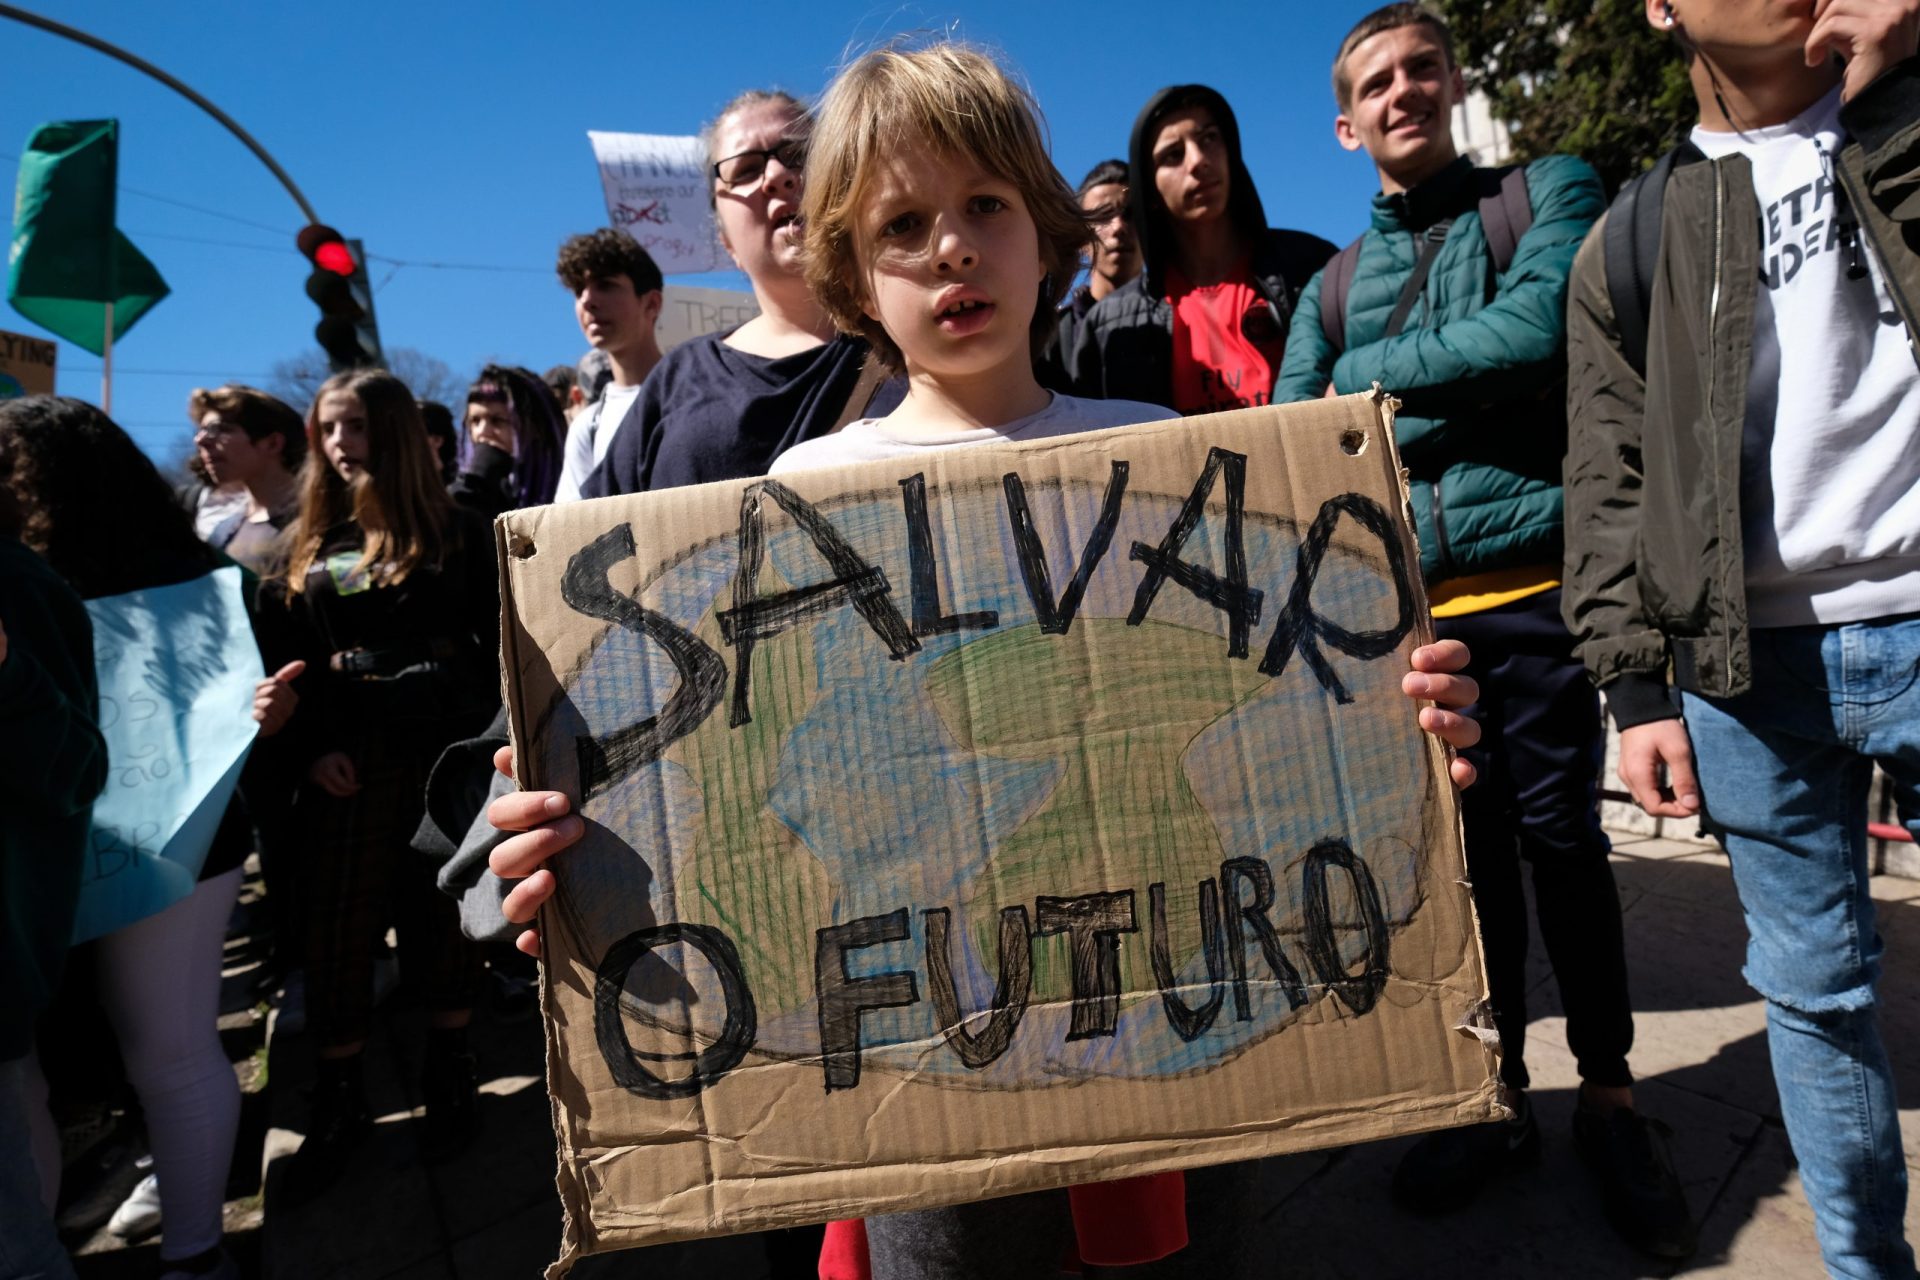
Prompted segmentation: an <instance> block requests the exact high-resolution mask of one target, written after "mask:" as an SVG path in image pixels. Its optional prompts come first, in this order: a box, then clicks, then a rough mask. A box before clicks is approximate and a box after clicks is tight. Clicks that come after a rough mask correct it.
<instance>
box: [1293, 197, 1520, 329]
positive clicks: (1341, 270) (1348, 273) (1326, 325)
mask: <svg viewBox="0 0 1920 1280" xmlns="http://www.w3.org/2000/svg"><path fill="white" fill-rule="evenodd" d="M1474 178H1475V180H1476V181H1477V182H1478V183H1479V184H1480V225H1481V228H1482V230H1484V231H1485V233H1486V237H1487V253H1488V255H1489V256H1490V257H1491V258H1492V259H1493V274H1494V275H1498V274H1500V273H1501V272H1503V271H1505V270H1506V269H1507V268H1508V267H1509V266H1511V265H1513V253H1514V249H1515V248H1516V247H1518V245H1519V243H1520V237H1521V236H1524V235H1525V234H1527V231H1528V230H1529V229H1530V228H1531V227H1532V226H1533V201H1532V199H1531V198H1530V197H1529V195H1528V194H1527V171H1526V170H1525V169H1523V168H1521V167H1520V166H1519V165H1517V164H1513V165H1507V166H1505V167H1504V168H1500V169H1477V170H1475V171H1474ZM1452 229H1453V219H1452V218H1445V219H1442V220H1441V221H1439V222H1436V223H1434V224H1433V225H1432V226H1431V227H1429V228H1427V242H1426V244H1425V245H1423V246H1422V247H1421V250H1420V257H1419V259H1418V260H1417V261H1416V262H1415V263H1414V266H1413V273H1412V274H1411V275H1409V276H1408V277H1407V283H1406V284H1405V285H1404V286H1403V287H1402V288H1401V290H1400V299H1399V301H1398V302H1396V303H1395V304H1394V308H1393V315H1392V316H1391V317H1389V318H1388V320H1387V333H1386V336H1387V337H1389V338H1391V337H1395V336H1397V335H1398V334H1399V333H1400V331H1401V329H1403V328H1404V327H1405V326H1406V323H1407V317H1408V316H1410V315H1412V314H1413V307H1414V304H1415V303H1416V302H1418V301H1419V300H1420V291H1421V290H1422V289H1424V288H1425V287H1426V283H1427V273H1428V272H1430V271H1431V270H1433V260H1434V259H1435V258H1436V257H1438V256H1439V254H1440V246H1441V245H1443V244H1445V243H1446V239H1447V233H1448V232H1449V231H1450V230H1452ZM1365 238H1366V237H1365V236H1362V237H1361V238H1360V240H1364V239H1365ZM1360 240H1355V241H1354V242H1353V243H1352V244H1350V245H1348V246H1347V247H1346V248H1344V249H1342V250H1341V251H1340V252H1339V253H1337V254H1335V255H1334V256H1333V259H1332V261H1330V262H1328V263H1327V267H1326V271H1325V273H1324V274H1322V275H1321V277H1320V331H1321V332H1322V333H1324V334H1325V335H1326V337H1327V341H1328V342H1329V343H1331V344H1332V346H1333V349H1334V350H1335V351H1344V350H1346V346H1347V294H1348V293H1349V292H1351V291H1352V289H1353V273H1354V271H1355V269H1356V268H1357V267H1358V266H1359V265H1360ZM1487 289H1488V293H1489V296H1491V293H1492V289H1493V281H1492V280H1491V279H1489V280H1488V281H1487Z"/></svg>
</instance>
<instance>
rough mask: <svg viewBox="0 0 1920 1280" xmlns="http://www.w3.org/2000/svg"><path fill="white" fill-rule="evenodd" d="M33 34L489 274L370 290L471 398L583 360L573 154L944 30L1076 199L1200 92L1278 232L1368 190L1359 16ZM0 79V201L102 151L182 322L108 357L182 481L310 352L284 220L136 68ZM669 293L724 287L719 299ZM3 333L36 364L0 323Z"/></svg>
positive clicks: (422, 273)
mask: <svg viewBox="0 0 1920 1280" xmlns="http://www.w3.org/2000/svg"><path fill="white" fill-rule="evenodd" d="M27 7H30V8H33V9H34V10H35V11H36V12H39V13H42V14H45V15H46V16H48V17H51V18H55V19H57V20H59V21H62V22H66V23H69V24H71V25H74V26H78V27H81V28H83V29H85V30H87V31H90V32H92V33H94V34H96V35H98V36H100V37H102V38H104V39H107V40H110V41H113V42H114V43H117V44H119V45H121V46H122V47H124V48H127V49H129V50H131V51H133V52H134V53H137V54H139V55H140V56H142V57H144V58H146V59H148V60H149V61H151V62H153V63H155V64H157V65H158V66H160V67H162V68H164V69H165V70H167V71H169V72H171V73H172V74H174V75H176V76H178V77H179V78H180V79H182V80H184V81H186V82H187V83H188V84H191V85H193V86H194V87H195V88H197V89H198V90H199V91H200V92H201V93H203V94H205V95H206V96H207V97H208V98H210V99H211V100H212V101H214V102H215V103H217V104H218V105H219V106H220V107H221V108H222V109H224V110H225V111H227V112H228V113H229V114H230V115H232V116H233V117H234V118H235V119H237V120H239V121H240V123H241V124H242V125H243V126H245V127H246V128H247V129H248V130H249V131H250V132H252V133H253V134H254V136H255V137H256V138H258V139H259V140H260V141H261V143H262V144H263V145H264V146H265V147H266V148H267V150H268V151H270V152H272V153H273V155H274V156H275V157H276V158H277V159H278V160H279V161H280V163H281V164H282V165H283V166H284V167H285V168H286V169H287V170H288V172H289V173H290V174H291V175H292V176H293V179H294V181H295V182H296V183H298V184H299V185H300V187H301V188H302V189H303V190H304V191H305V193H306V195H307V198H308V199H309V200H310V201H311V202H312V203H313V204H314V206H315V207H316V208H317V209H318V211H319V213H320V216H321V217H322V219H323V220H325V221H327V222H328V223H330V224H331V225H333V226H335V227H338V228H339V229H340V230H341V231H342V232H344V233H345V234H347V235H349V236H357V237H359V238H360V239H362V240H363V241H364V242H365V244H366V247H367V250H368V252H369V253H371V254H378V255H384V256H386V257H388V258H397V259H402V260H405V261H408V262H412V263H425V262H447V263H465V264H479V265H483V266H488V267H495V268H504V269H501V270H485V271H480V270H444V269H434V268H429V267H425V266H414V265H410V266H404V267H401V268H399V269H398V270H395V269H393V268H392V267H391V266H381V265H379V264H376V269H375V270H374V272H373V273H372V279H373V282H374V284H375V285H376V286H377V288H378V293H377V304H376V309H377V312H378V315H379V319H380V330H381V336H382V338H383V340H384V341H385V342H386V343H387V344H388V345H389V346H409V347H417V348H419V349H421V350H423V351H425V352H427V353H429V354H431V355H434V356H437V357H439V358H440V359H442V360H445V361H446V362H447V363H448V364H450V365H451V366H453V368H454V369H455V370H456V371H458V372H459V373H461V374H462V375H463V376H464V375H466V374H469V373H471V372H474V371H477V370H478V368H479V367H480V365H481V364H482V363H483V362H485V361H486V360H488V359H491V358H496V357H500V358H505V359H508V360H511V361H513V362H515V363H519V364H524V365H527V366H529V367H531V368H534V369H536V370H538V369H544V368H546V367H547V366H549V365H551V364H555V363H558V362H560V361H563V360H564V361H570V360H573V359H575V358H576V357H577V356H578V355H579V353H580V352H581V351H582V350H583V349H584V348H583V344H582V340H581V338H580V333H579V330H578V329H577V328H576V326H575V325H574V322H573V318H572V312H571V308H570V306H569V303H568V299H567V297H566V295H565V294H564V293H563V292H562V290H561V289H560V287H559V286H558V284H557V283H555V281H554V278H553V275H552V264H553V257H554V250H555V249H556V247H557V246H558V244H559V242H560V241H561V240H562V239H564V238H565V237H566V236H567V235H569V234H572V233H573V232H576V231H584V230H588V229H591V228H593V227H596V226H600V225H602V224H603V223H604V222H605V219H606V211H605V205H604V204H603V202H602V198H601V192H600V186H599V181H598V177H597V174H596V172H595V169H594V165H593V156H592V152H591V151H590V150H589V148H588V144H587V138H586V131H587V130H588V129H608V130H624V131H632V132H641V133H668V134H676V133H693V132H695V131H696V130H697V129H698V128H699V126H700V125H701V124H702V122H703V121H705V119H706V118H707V117H708V116H709V115H711V114H712V112H713V111H714V110H715V109H716V108H717V107H718V106H719V105H720V104H721V103H722V102H724V101H726V99H728V98H729V97H731V96H732V95H733V94H734V93H735V92H737V91H738V90H740V89H744V88H749V87H757V86H767V85H775V86H779V87H781V88H786V89H789V90H791V91H794V92H796V93H801V94H812V93H816V92H818V91H819V89H820V88H821V87H822V86H823V85H824V84H825V83H826V81H827V80H828V79H829V78H830V77H831V75H832V72H833V69H834V68H835V67H836V66H837V65H839V64H840V62H841V61H842V60H843V58H844V57H845V56H846V55H847V53H848V52H849V50H852V51H855V52H857V51H858V50H859V49H860V48H862V47H865V46H866V45H868V44H871V43H873V42H875V41H877V40H881V39H885V38H886V37H889V36H892V35H894V34H897V33H899V32H903V31H925V30H939V29H946V30H951V31H952V32H953V33H955V34H956V35H958V36H960V37H962V38H965V39H968V40H971V41H974V42H976V43H979V44H983V45H985V46H987V47H989V48H991V49H994V50H997V51H998V52H999V53H1001V54H1002V55H1003V56H1004V57H1005V58H1006V59H1007V60H1008V61H1009V62H1010V63H1011V65H1012V66H1013V67H1014V68H1015V69H1016V70H1017V71H1018V72H1019V73H1021V74H1022V75H1024V76H1025V77H1026V79H1027V81H1028V82H1029V83H1030V84H1031V85H1032V87H1033V89H1034V92H1035V94H1036V96H1037V97H1038V99H1039V101H1040V104H1041V107H1042V109H1043V110H1044V112H1045V113H1046V116H1047V122H1048V125H1049V128H1050V131H1051V135H1052V140H1053V150H1054V160H1055V162H1056V163H1057V164H1058V165H1059V166H1060V168H1061V170H1062V171H1063V172H1064V173H1066V174H1067V176H1068V179H1069V181H1076V180H1078V178H1079V176H1080V174H1081V173H1083V172H1084V171H1085V170H1086V169H1087V168H1088V167H1089V166H1091V165H1092V164H1093V163H1094V162H1096V161H1098V160H1101V159H1104V158H1106V157H1107V156H1110V155H1124V153H1125V147H1126V138H1127V130H1128V128H1129V126H1130V125H1131V124H1132V121H1133V117H1134V114H1135V112H1136V111H1137V110H1138V109H1139V107H1140V104H1141V103H1142V102H1143V101H1145V99H1146V98H1147V96H1148V95H1149V94H1151V93H1152V92H1153V91H1154V90H1155V89H1157V88H1159V87H1161V86H1162V85H1166V84H1172V83H1178V82H1183V81H1200V82H1203V83H1207V84H1211V85H1213V86H1214V87H1216V88H1218V89H1220V90H1221V91H1222V92H1223V93H1225V94H1226V96H1227V98H1228V100H1229V101H1230V102H1232V103H1233V104H1234V107H1235V110H1236V112H1237V113H1238V114H1239V116H1240V122H1241V129H1242V133H1243V135H1244V139H1245V146H1246V154H1247V160H1248V163H1249V165H1250V167H1251V168H1252V171H1253V175H1254V179H1255V181H1256V182H1257V183H1258V185H1259V187H1260V193H1261V197H1262V199H1263V200H1264V201H1265V204H1266V208H1267V214H1268V217H1269V220H1270V221H1272V222H1273V223H1274V224H1275V225H1279V226H1290V227H1298V228H1301V229H1304V230H1308V231H1313V232H1317V233H1319V234H1321V235H1324V236H1326V237H1328V238H1329V239H1332V240H1334V241H1336V242H1340V243H1344V242H1345V241H1346V240H1348V239H1350V238H1352V237H1353V236H1354V235H1356V234H1358V232H1359V231H1360V230H1361V229H1362V227H1363V225H1364V220H1365V216H1366V201H1367V198H1368V197H1369V196H1370V195H1371V194H1372V192H1373V191H1374V189H1375V187H1376V183H1375V181H1374V177H1373V171H1372V169H1371V168H1370V167H1369V165H1368V164H1367V162H1366V159H1365V157H1364V156H1353V155H1348V154H1347V153H1345V152H1343V151H1341V150H1339V149H1338V148H1337V147H1336V145H1335V144H1334V141H1333V128H1332V121H1333V105H1332V98H1331V93H1330V90H1329V88H1328V61H1329V59H1330V58H1331V56H1332V51H1333V49H1334V48H1335V47H1336V45H1337V43H1338V41H1339V39H1340V37H1341V36H1342V35H1343V34H1344V33H1345V32H1346V30H1347V29H1348V27H1350V26H1351V25H1352V23H1353V22H1354V21H1356V20H1357V19H1358V18H1359V17H1360V16H1361V15H1362V14H1363V13H1365V12H1366V11H1367V10H1368V9H1369V8H1371V7H1372V3H1369V2H1368V0H1360V2H1357V3H1351V4H1349V3H1335V4H1322V5H1295V4H1273V3H1262V4H1244V5H1239V4H1229V5H1220V4H1214V5H1207V6H1195V5H1181V4H1169V3H1159V2H1156V3H1146V2H1142V0H1114V2H1113V3H1107V4H1103V5H1098V6H1093V5H1088V6H1079V5H1057V4H1040V3H1033V0H1023V2H1017V3H1000V2H995V3H968V4H962V5H957V6H951V7H942V6H941V5H940V4H937V3H934V2H932V0H914V2H911V3H904V4H898V5H874V4H857V3H848V4H838V3H834V2H833V0H815V2H814V3H811V4H807V5H792V4H782V5H774V4H758V3H702V4H662V3H650V4H640V3H627V4H611V3H578V4H541V5H537V6H536V5H534V4H531V3H504V2H501V0H480V2H479V3H468V4H464V5H453V4H442V3H416V2H414V0H387V3H381V4H374V3H366V2H364V0H336V2H335V3H331V4H325V5H309V4H282V3H265V4H263V3H259V2H258V0H252V2H249V3H241V2H239V0H200V2H198V3H195V4H193V5H191V6H189V5H186V4H182V3H178V2H177V0H174V2H166V3H161V4H154V3H151V2H150V0H145V2H138V3H136V2H134V0H88V3H85V4H77V3H69V2H67V0H28V5H27ZM0 78H3V79H4V82H5V84H6V91H5V92H4V93H3V94H0V174H4V175H5V176H6V179H7V183H8V186H9V189H11V186H12V183H13V181H14V176H15V172H16V169H17V165H16V161H17V159H18V157H19V154H20V152H21V150H22V148H23V147H24V146H25V143H26V140H27V138H28V136H29V135H30V134H31V132H32V131H33V129H34V128H35V127H36V126H37V125H39V124H41V123H44V122H46V121H49V120H60V119H90V118H98V117H108V116H113V117H118V118H119V120H120V122H121V159H120V181H121V200H120V210H119V224H120V227H121V229H122V230H123V231H125V232H126V233H127V234H128V235H129V236H130V237H131V238H132V239H133V241H134V242H135V243H136V244H138V245H139V246H140V247H141V248H142V249H143V250H144V251H145V252H146V254H147V255H148V256H149V257H150V258H152V259H153V261H154V262H155V263H156V264H157V265H158V266H159V268H160V270H161V272H162V274H164V275H165V276H166V278H167V280H168V282H169V283H170V284H171V285H172V286H173V295H172V296H171V297H169V298H168V299H167V300H166V301H164V302H163V303H161V304H160V305H159V306H158V307H156V308H155V309H154V310H153V311H152V312H150V313H149V314H148V315H147V317H146V318H145V319H144V320H142V321H141V323H140V324H139V325H138V327H136V328H135V329H134V330H133V331H132V332H131V333H129V334H128V335H127V337H126V338H125V339H124V341H123V342H122V343H121V344H120V345H119V346H118V347H116V348H115V353H114V359H115V365H116V376H115V380H114V411H115V412H114V416H115V417H116V418H117V419H118V420H119V421H120V422H121V424H122V425H123V426H125V427H126V428H127V429H128V430H129V431H131V432H133V433H134V434H135V436H136V437H137V438H138V439H139V440H140V441H141V443H142V444H143V445H144V446H145V447H146V448H147V449H148V451H149V452H151V453H154V454H156V455H157V456H166V455H168V454H170V453H175V452H177V451H179V450H180V449H182V448H184V443H185V441H186V439H187V435H188V430H189V429H188V427H187V424H186V418H185V413H186V400H187V395H188V392H189V391H190V390H191V389H192V388H193V387H195V386H203V385H213V384H216V383H218V382H221V381H224V380H228V379H234V380H240V381H258V380H260V379H261V378H262V377H263V375H264V374H265V373H266V371H267V370H268V368H269V367H270V366H271V365H272V363H273V362H274V361H275V360H278V359H282V358H284V357H287V356H292V355H295V354H298V353H300V352H301V351H303V350H306V349H309V348H311V347H312V346H313V341H312V332H313V324H314V321H315V319H316V312H315V309H314V307H313V305H312V303H310V302H309V301H308V300H307V298H306V294H305V291H304V284H305V280H306V274H307V263H306V261H305V259H303V258H301V257H300V256H299V254H298V253H297V252H296V251H295V250H294V247H293V239H294V234H295V232H296V231H298V229H299V228H300V226H301V223H302V221H303V220H302V218H301V216H300V213H299V211H298V209H297V208H296V207H295V206H294V204H293V202H292V200H291V199H290V198H289V197H288V196H287V195H286V194H285V192H284V191H283V190H282V189H281V187H280V186H279V184H278V183H277V182H276V181H275V180H274V178H273V177H272V175H271V174H269V173H268V172H267V170H266V169H265V167H264V166H262V165H261V164H260V163H259V162H258V161H257V160H255V159H254V157H253V156H252V155H251V153H249V152H248V151H247V150H246V149H245V148H244V147H243V146H242V145H241V144H240V143H239V142H238V141H236V140H235V139H233V138H232V137H231V136H230V135H229V134H227V133H226V132H225V130H223V129H222V128H221V127H220V126H219V125H218V124H216V123H215V122H214V121H213V120H212V119H210V118H209V117H207V116H205V115H204V114H202V113H201V112H200V111H199V109H198V108H196V107H194V106H193V105H192V104H191V103H189V102H187V101H186V100H185V99H183V98H180V97H178V96H177V95H175V94H173V93H172V92H171V91H170V90H167V89H166V88H164V87H163V86H161V85H159V84H158V83H155V82H153V81H151V80H149V79H147V78H146V77H144V76H142V75H140V74H139V73H137V72H135V71H134V70H133V69H132V68H129V67H126V66H124V65H122V64H120V63H118V62H114V61H112V60H110V59H108V58H106V57H104V56H103V55H100V54H98V53H95V52H93V51H91V50H88V49H86V48H84V47H82V46H80V45H76V44H72V43H70V42H68V41H65V40H62V39H59V38H57V37H54V36H51V35H48V34H45V33H43V32H40V31H37V30H34V29H31V28H28V27H24V26H21V25H19V24H17V23H13V22H10V21H6V20H0ZM156 197H161V198H156ZM183 203H184V204H186V205H193V206H198V207H199V208H198V209H190V208H185V207H182V204H183ZM200 210H210V211H213V212H211V213H209V212H201V211H200ZM215 214H218V215H221V216H215ZM207 241H216V242H219V243H205V242H207ZM681 282H683V283H688V284H706V285H711V286H715V287H724V288H740V287H744V281H743V280H742V279H741V277H739V276H738V275H737V274H734V273H715V274H712V275H706V276H689V277H683V278H681ZM0 328H5V329H12V330H15V331H19V332H24V333H32V334H36V335H38V336H46V335H45V334H44V333H43V331H41V330H39V329H38V328H37V327H35V326H34V325H33V324H31V323H30V322H29V321H27V320H26V319H25V318H24V317H22V316H20V315H19V314H18V313H16V312H14V311H13V310H12V308H10V307H7V306H5V304H4V303H0ZM99 364H100V362H99V360H98V358H97V357H95V356H92V355H91V354H89V353H87V352H85V351H82V350H80V349H79V348H77V347H73V346H69V345H67V344H65V343H62V344H61V346H60V355H59V367H60V374H59V390H60V391H61V393H63V394H67V395H76V396H81V397H83V398H86V399H90V400H96V401H97V400H98V398H99V394H100V376H99V372H98V370H99ZM150 371H151V372H150ZM300 407H301V408H302V409H304V408H305V406H300Z"/></svg>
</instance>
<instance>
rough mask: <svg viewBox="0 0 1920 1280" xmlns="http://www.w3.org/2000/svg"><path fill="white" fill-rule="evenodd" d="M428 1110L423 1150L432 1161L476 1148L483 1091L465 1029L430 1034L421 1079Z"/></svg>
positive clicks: (445, 1029)
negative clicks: (481, 1092)
mask: <svg viewBox="0 0 1920 1280" xmlns="http://www.w3.org/2000/svg"><path fill="white" fill-rule="evenodd" d="M420 1094H421V1100H422V1101H424V1102H425V1103H426V1107H427V1128H426V1135H425V1136H424V1137H423V1138H422V1140H421V1144H420V1145H421V1147H422V1148H423V1150H424V1151H425V1153H426V1157H427V1159H429V1160H446V1159H450V1158H451V1157H453V1156H457V1155H459V1154H460V1153H461V1152H463V1151H465V1150H466V1149H467V1148H468V1147H470V1146H472V1145H473V1139H474V1135H475V1134H477V1133H478V1132H479V1130H480V1090H479V1085H478V1075H477V1067H476V1064H475V1062H474V1058H473V1050H472V1049H470V1048H468V1046H467V1029H466V1028H465V1027H451V1028H440V1027H436V1028H434V1029H433V1030H431V1031H429V1032H428V1033H427V1065H426V1069H425V1071H423V1072H422V1074H421V1079H420Z"/></svg>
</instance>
